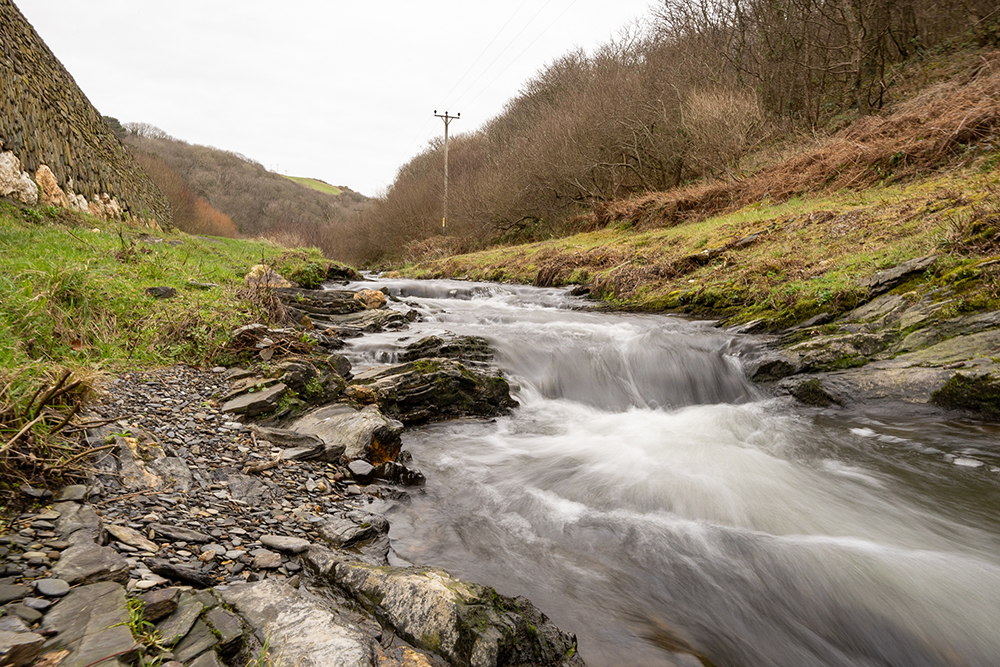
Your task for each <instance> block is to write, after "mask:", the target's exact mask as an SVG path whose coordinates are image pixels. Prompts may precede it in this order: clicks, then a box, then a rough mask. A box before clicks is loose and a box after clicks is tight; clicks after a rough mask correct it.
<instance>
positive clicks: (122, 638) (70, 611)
mask: <svg viewBox="0 0 1000 667" xmlns="http://www.w3.org/2000/svg"><path fill="white" fill-rule="evenodd" d="M127 623H128V604H127V603H126V601H125V588H124V587H123V586H121V585H119V584H116V583H114V582H110V581H105V582H101V583H99V584H92V585H89V586H81V587H80V588H76V589H74V590H72V591H70V593H69V595H67V596H66V597H65V598H63V599H62V601H61V602H60V603H59V604H57V605H56V606H55V607H54V608H53V609H52V611H50V612H49V613H48V614H46V615H45V620H44V622H43V627H44V628H45V629H46V630H53V631H55V632H56V633H57V634H56V635H55V636H54V637H52V638H51V639H49V640H48V641H47V642H45V650H46V651H50V650H58V649H69V650H70V651H72V652H71V653H70V655H69V656H68V657H67V658H66V659H65V660H63V661H62V662H61V663H59V667H85V666H86V665H94V664H98V663H101V661H102V659H106V658H107V656H109V655H115V654H118V653H121V654H122V655H121V656H119V659H120V660H122V661H123V662H129V657H128V656H129V652H130V651H131V650H132V649H133V648H134V647H135V640H134V639H133V638H132V632H131V631H130V630H129V629H128V625H127Z"/></svg>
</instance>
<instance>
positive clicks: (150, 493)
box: [91, 489, 174, 506]
mask: <svg viewBox="0 0 1000 667" xmlns="http://www.w3.org/2000/svg"><path fill="white" fill-rule="evenodd" d="M173 491H174V490H173V489H164V490H163V491H136V492H135V493H126V494H125V495H124V496H116V497H114V498H108V499H107V500H102V501H101V502H99V503H91V504H92V505H97V506H100V505H107V504H108V503H114V502H118V501H119V500H128V499H129V498H137V497H139V496H158V495H160V494H161V493H173Z"/></svg>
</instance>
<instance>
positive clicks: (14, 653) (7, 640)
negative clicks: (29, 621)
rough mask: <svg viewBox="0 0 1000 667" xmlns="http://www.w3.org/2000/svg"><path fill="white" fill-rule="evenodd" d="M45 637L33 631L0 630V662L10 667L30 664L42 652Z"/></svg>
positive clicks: (21, 666)
mask: <svg viewBox="0 0 1000 667" xmlns="http://www.w3.org/2000/svg"><path fill="white" fill-rule="evenodd" d="M44 645H45V638H44V637H42V636H41V635H37V634H35V633H34V632H10V631H7V630H0V664H2V665H11V666H12V667H23V666H24V665H30V664H31V663H32V661H34V659H35V658H37V657H38V656H39V655H41V653H42V649H43V647H44Z"/></svg>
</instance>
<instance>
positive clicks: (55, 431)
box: [49, 404, 80, 436]
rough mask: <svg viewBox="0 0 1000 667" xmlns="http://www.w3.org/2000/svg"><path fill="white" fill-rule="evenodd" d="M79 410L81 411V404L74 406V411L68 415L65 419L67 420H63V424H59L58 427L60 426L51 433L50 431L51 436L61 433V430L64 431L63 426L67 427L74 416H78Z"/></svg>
mask: <svg viewBox="0 0 1000 667" xmlns="http://www.w3.org/2000/svg"><path fill="white" fill-rule="evenodd" d="M79 410H80V405H79V404H77V405H74V406H73V409H72V410H70V411H69V414H68V415H66V418H65V419H63V420H62V421H61V422H59V425H58V426H56V427H55V428H54V429H52V430H51V431H49V435H50V436H53V435H55V434H56V433H58V432H59V431H61V430H62V429H63V426H65V425H66V424H68V423H69V420H70V419H72V418H73V416H74V415H75V414H76V413H77V412H78V411H79Z"/></svg>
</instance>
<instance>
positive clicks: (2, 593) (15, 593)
mask: <svg viewBox="0 0 1000 667" xmlns="http://www.w3.org/2000/svg"><path fill="white" fill-rule="evenodd" d="M30 593H31V589H30V588H28V587H27V586H21V585H20V584H0V604H7V603H8V602H13V601H14V600H20V599H21V598H23V597H24V596H25V595H29V594H30Z"/></svg>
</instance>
